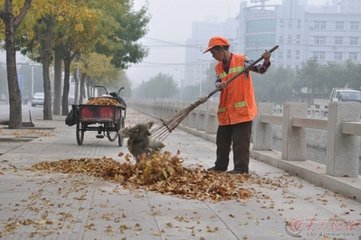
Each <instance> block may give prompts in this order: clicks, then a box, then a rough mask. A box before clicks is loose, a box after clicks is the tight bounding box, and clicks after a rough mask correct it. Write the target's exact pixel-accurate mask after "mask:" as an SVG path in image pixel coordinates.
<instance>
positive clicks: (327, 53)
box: [184, 0, 361, 86]
mask: <svg viewBox="0 0 361 240" xmlns="http://www.w3.org/2000/svg"><path fill="white" fill-rule="evenodd" d="M267 2H268V0H252V1H251V4H249V5H248V4H247V2H246V1H243V2H241V4H240V11H239V15H238V17H237V19H236V20H237V26H235V27H230V25H228V24H226V23H225V24H224V25H223V26H224V27H219V28H217V27H216V25H215V24H214V23H211V22H209V23H207V22H203V23H202V24H197V23H194V25H193V28H192V37H191V38H190V39H189V40H188V43H189V44H193V43H194V44H195V43H200V42H204V43H206V42H207V41H208V39H209V37H210V36H214V35H217V34H219V35H223V36H225V37H228V38H230V41H231V44H232V49H231V50H232V51H235V52H241V53H246V54H247V55H248V56H249V57H250V58H253V59H257V58H258V57H260V56H261V54H262V53H263V52H264V51H265V50H266V49H270V48H271V47H273V46H274V45H279V48H278V49H277V50H276V52H275V53H274V54H273V55H272V61H273V65H274V66H282V67H285V68H291V69H295V70H297V69H299V68H300V67H301V66H302V64H303V63H304V62H306V61H307V60H308V59H310V58H316V59H317V61H318V62H319V63H321V64H325V63H328V62H344V61H346V60H351V61H353V62H355V63H361V48H360V45H361V0H332V1H331V0H330V1H328V2H327V4H326V5H318V6H317V5H307V1H306V0H283V2H282V5H271V4H267ZM219 26H222V24H219ZM225 29H227V30H228V32H224V31H225ZM222 30H223V31H222ZM234 33H236V34H237V35H236V36H234V35H232V34H234ZM203 62H204V63H203ZM186 63H187V65H186V71H185V82H184V83H185V86H186V85H191V83H193V84H194V81H196V80H195V79H197V80H198V81H200V79H205V78H206V77H207V76H206V72H207V70H208V69H209V66H210V63H211V60H210V56H204V55H203V54H202V53H201V49H198V51H197V52H195V51H193V52H192V51H190V49H189V48H187V52H186ZM193 63H199V64H193ZM201 63H202V64H201ZM188 64H189V65H188Z"/></svg>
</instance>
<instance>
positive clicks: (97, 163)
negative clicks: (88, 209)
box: [32, 152, 251, 201]
mask: <svg viewBox="0 0 361 240" xmlns="http://www.w3.org/2000/svg"><path fill="white" fill-rule="evenodd" d="M125 159H126V160H127V162H125V163H119V162H117V161H115V160H113V159H112V158H106V157H104V158H81V159H65V160H59V161H46V162H41V163H38V164H34V165H33V166H32V169H33V170H45V171H51V172H60V173H66V174H85V175H89V176H95V177H101V178H103V179H105V180H111V181H115V182H119V183H120V184H122V185H123V186H125V187H127V188H139V187H144V188H145V189H147V190H151V191H157V192H160V193H163V194H168V195H176V196H180V197H183V198H187V199H198V200H212V201H221V200H231V199H235V200H239V199H246V198H248V197H250V196H251V191H250V190H249V189H246V188H244V187H242V183H244V182H247V181H249V179H250V178H251V177H250V176H249V175H232V174H224V173H213V172H207V171H205V170H204V169H200V168H194V169H190V168H185V167H183V166H182V160H181V159H180V158H179V157H178V154H177V155H172V154H171V153H169V152H164V153H161V152H157V153H154V154H153V155H152V156H150V157H149V158H147V159H146V160H142V161H140V162H139V163H136V164H131V163H130V161H129V159H130V156H128V155H127V156H126V158H125Z"/></svg>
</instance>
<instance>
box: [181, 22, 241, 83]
mask: <svg viewBox="0 0 361 240" xmlns="http://www.w3.org/2000/svg"><path fill="white" fill-rule="evenodd" d="M237 28H238V23H237V20H236V19H228V20H226V21H224V22H217V20H216V19H208V20H207V21H203V22H193V24H192V32H191V35H192V37H191V38H189V39H187V41H186V46H187V47H186V55H185V56H186V61H185V62H186V66H185V74H184V82H183V83H182V86H181V87H184V86H188V85H198V84H200V83H201V82H203V81H206V80H207V79H206V78H207V75H206V72H207V70H209V68H210V66H211V59H212V58H211V56H209V54H203V51H204V50H205V49H206V47H207V44H208V41H209V39H210V38H211V37H212V36H216V35H220V36H225V37H227V38H228V39H229V41H230V42H231V43H232V46H234V45H236V44H237V41H238V40H237Z"/></svg>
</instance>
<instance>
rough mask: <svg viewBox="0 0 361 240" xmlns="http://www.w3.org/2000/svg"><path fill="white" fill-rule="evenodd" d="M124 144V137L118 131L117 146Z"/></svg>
mask: <svg viewBox="0 0 361 240" xmlns="http://www.w3.org/2000/svg"><path fill="white" fill-rule="evenodd" d="M123 144H124V138H123V136H121V135H120V134H119V133H118V145H119V147H121V146H123Z"/></svg>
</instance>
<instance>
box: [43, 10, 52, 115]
mask: <svg viewBox="0 0 361 240" xmlns="http://www.w3.org/2000/svg"><path fill="white" fill-rule="evenodd" d="M45 23H46V29H45V33H44V38H42V44H41V45H42V64H43V87H44V108H43V113H44V115H43V119H44V120H52V119H53V116H52V111H51V84H50V74H49V68H50V64H51V59H52V41H51V39H52V29H53V25H54V17H53V16H47V17H45Z"/></svg>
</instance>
